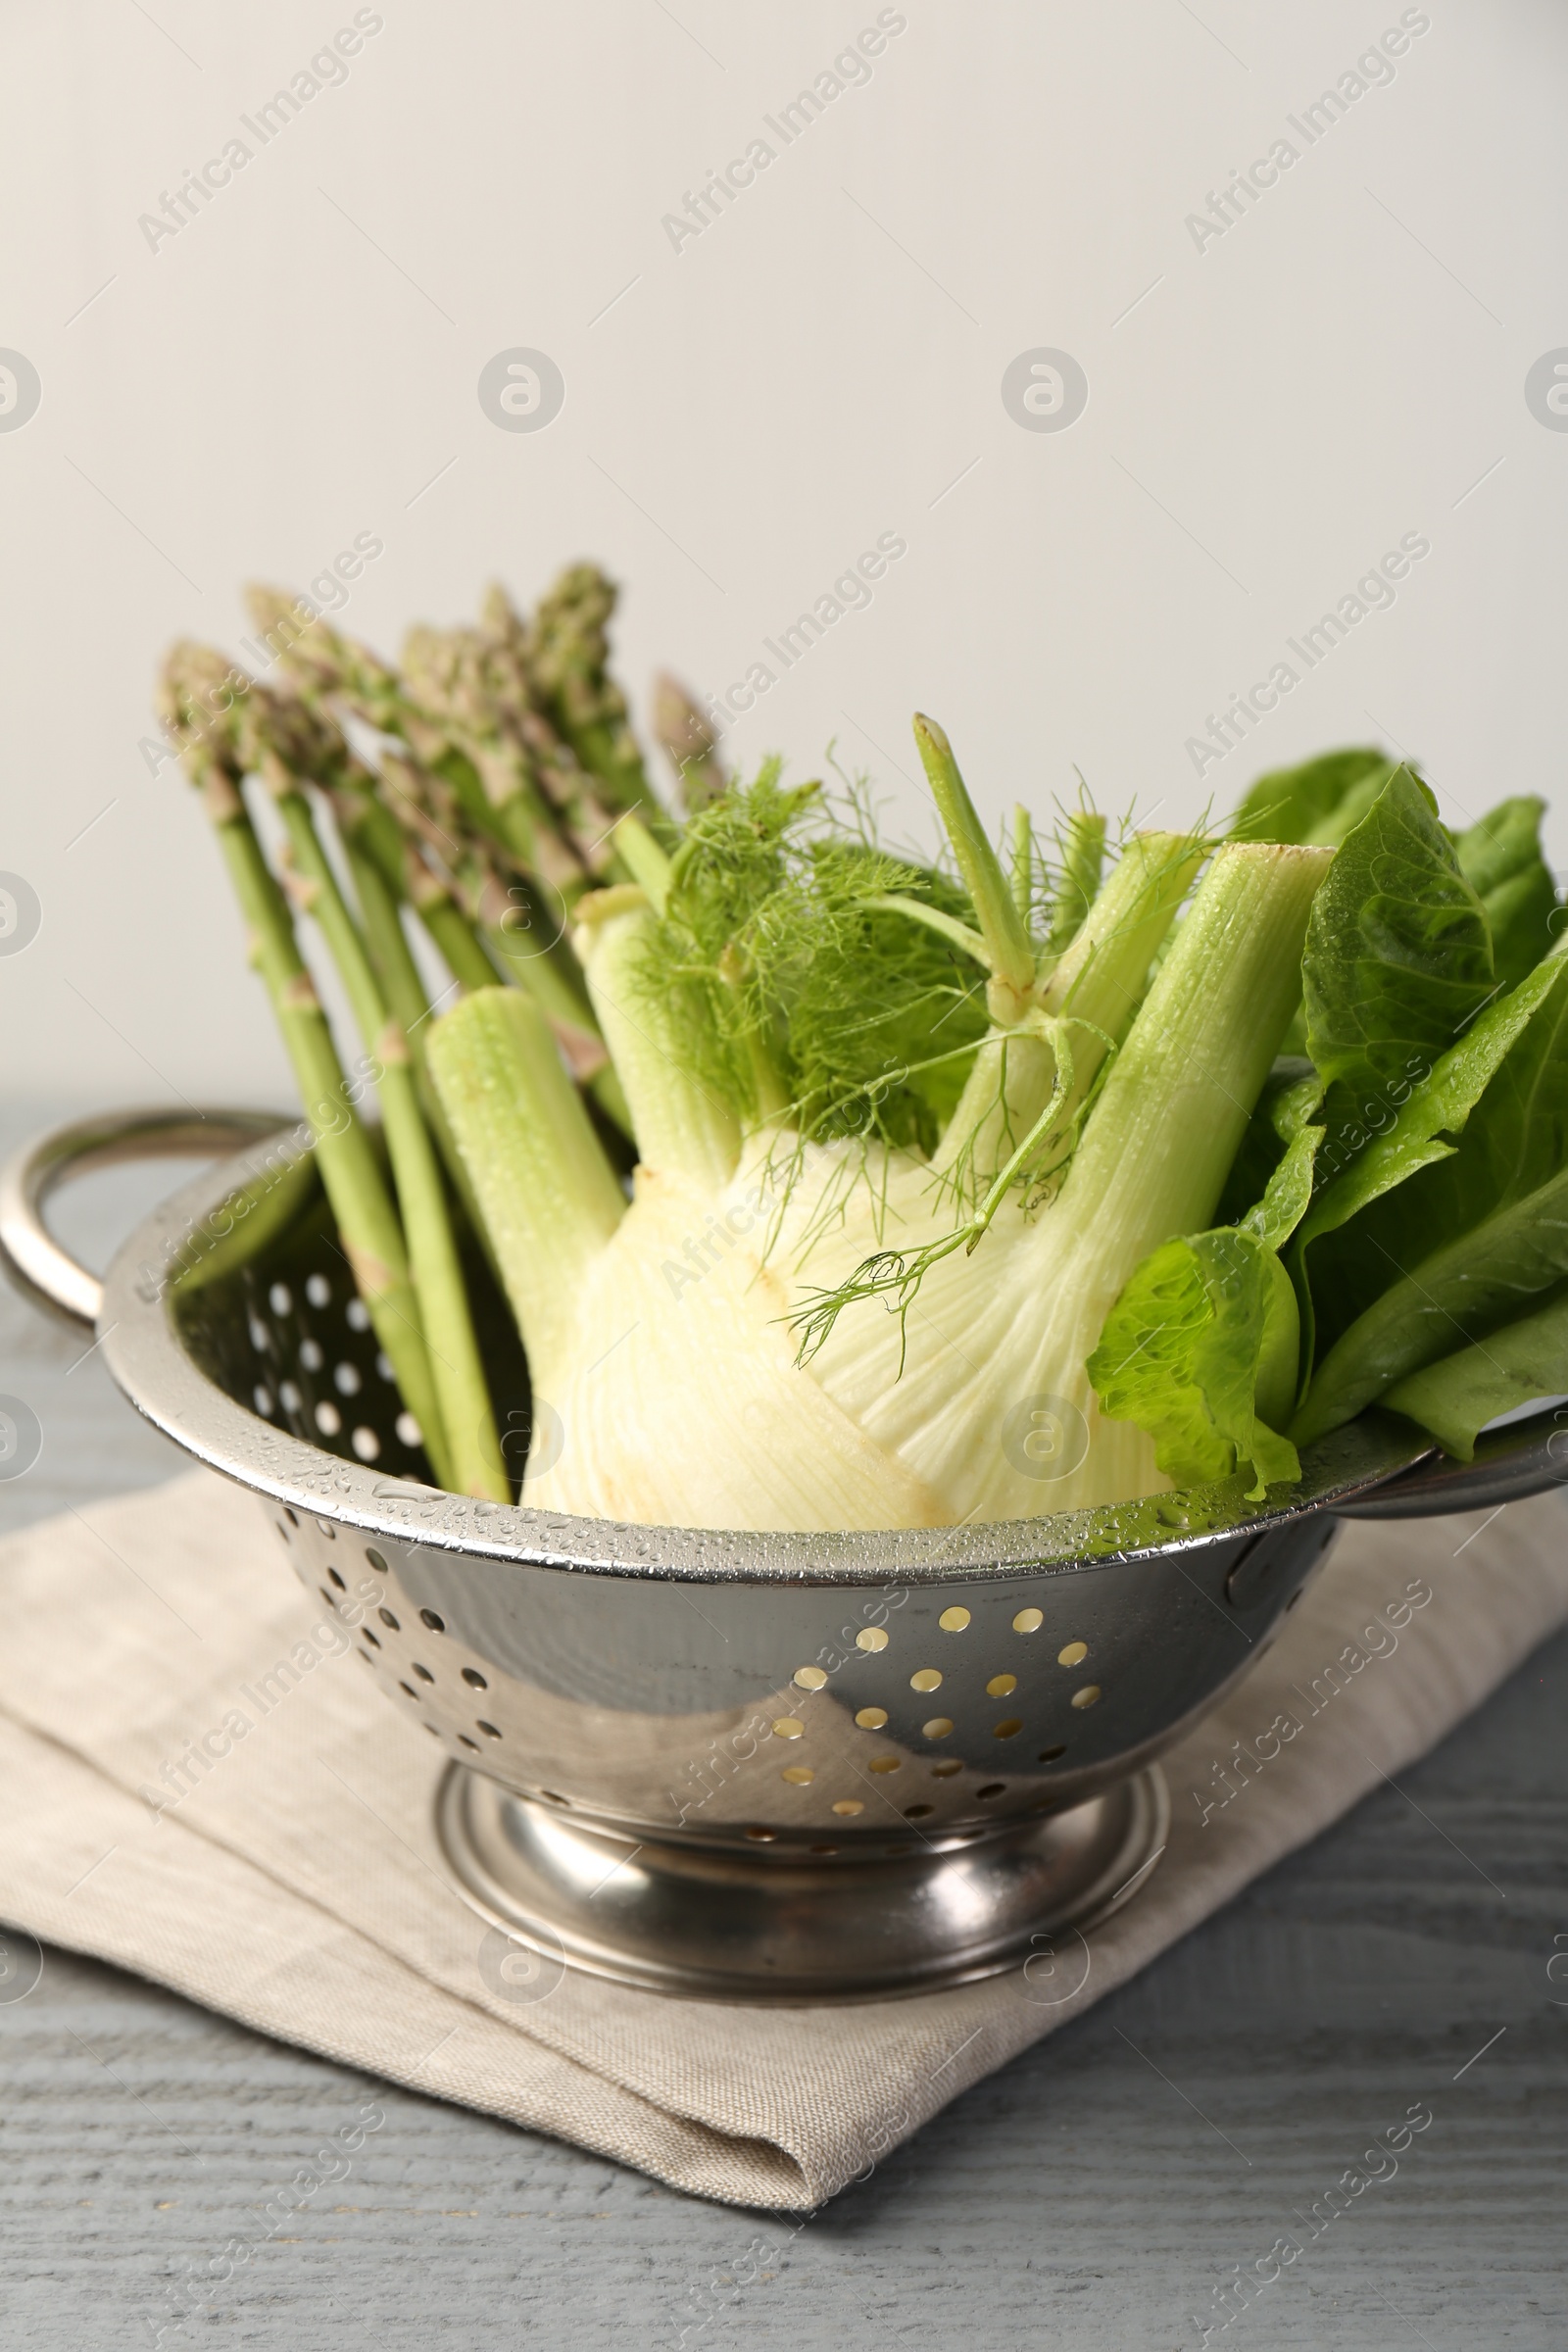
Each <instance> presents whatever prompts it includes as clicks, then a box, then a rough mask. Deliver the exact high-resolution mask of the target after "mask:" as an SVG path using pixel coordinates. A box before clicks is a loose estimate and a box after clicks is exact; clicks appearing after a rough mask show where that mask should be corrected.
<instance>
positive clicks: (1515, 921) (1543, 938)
mask: <svg viewBox="0 0 1568 2352" xmlns="http://www.w3.org/2000/svg"><path fill="white" fill-rule="evenodd" d="M1545 809H1546V804H1545V802H1544V801H1541V800H1537V799H1535V798H1534V796H1525V795H1521V796H1520V797H1518V798H1517V799H1514V800H1509V801H1500V802H1499V803H1498V804H1497V807H1496V808H1495V809H1493V810H1492V811H1491V812H1490V814H1488V815H1486V816H1484V817H1482V818H1481V819H1480V821H1479V823H1477V824H1474V825H1472V826H1471V827H1470V828H1469V830H1468V831H1467V832H1464V833H1460V834H1458V835H1456V836H1455V839H1454V845H1453V847H1454V855H1455V857H1456V858H1458V861H1459V871H1460V872H1461V873H1462V874H1463V875H1464V878H1465V880H1466V881H1467V882H1468V883H1469V884H1470V886H1471V888H1472V889H1473V890H1475V891H1476V892H1477V893H1478V895H1479V897H1480V900H1481V904H1482V906H1483V907H1485V909H1486V915H1487V924H1488V928H1489V929H1490V930H1491V933H1492V955H1493V962H1494V965H1495V970H1496V975H1497V978H1498V979H1499V980H1500V981H1501V982H1502V983H1503V985H1504V986H1505V987H1508V988H1512V987H1514V986H1515V985H1516V984H1517V983H1518V982H1519V981H1521V980H1522V979H1523V978H1524V976H1525V974H1526V972H1528V971H1529V970H1530V968H1531V966H1532V965H1533V964H1536V963H1539V962H1540V960H1541V958H1542V956H1544V955H1545V953H1546V951H1547V949H1548V948H1549V947H1550V946H1551V944H1552V939H1553V937H1554V932H1553V927H1552V917H1553V916H1554V915H1555V913H1556V911H1557V886H1556V884H1555V883H1554V882H1553V880H1552V878H1551V873H1550V870H1549V868H1548V867H1547V864H1546V861H1545V859H1544V858H1543V856H1542V854H1541V820H1542V817H1543V816H1544V814H1545Z"/></svg>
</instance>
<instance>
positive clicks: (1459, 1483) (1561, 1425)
mask: <svg viewBox="0 0 1568 2352" xmlns="http://www.w3.org/2000/svg"><path fill="white" fill-rule="evenodd" d="M1565 1484H1568V1406H1563V1405H1547V1406H1546V1407H1545V1408H1544V1410H1543V1411H1541V1412H1539V1413H1532V1414H1530V1416H1529V1417H1528V1419H1526V1420H1523V1421H1513V1422H1510V1423H1509V1425H1508V1427H1507V1428H1506V1429H1495V1430H1493V1431H1492V1432H1491V1434H1490V1435H1489V1436H1486V1437H1481V1438H1477V1440H1476V1450H1475V1459H1474V1460H1473V1461H1469V1462H1456V1461H1455V1460H1454V1459H1453V1458H1452V1456H1451V1455H1449V1454H1446V1453H1441V1452H1438V1453H1432V1454H1429V1455H1428V1457H1427V1459H1426V1460H1425V1461H1424V1462H1417V1463H1416V1465H1415V1468H1414V1469H1413V1470H1403V1471H1401V1472H1400V1473H1399V1474H1398V1476H1397V1478H1391V1479H1390V1480H1389V1481H1388V1483H1387V1484H1386V1485H1385V1486H1381V1487H1374V1488H1373V1489H1372V1491H1371V1493H1370V1494H1367V1495H1358V1496H1357V1498H1356V1500H1355V1501H1354V1502H1341V1503H1336V1504H1335V1506H1334V1507H1335V1512H1336V1514H1337V1516H1338V1517H1340V1518H1342V1519H1446V1517H1448V1515H1449V1514H1450V1513H1451V1512H1453V1511H1485V1510H1489V1509H1496V1510H1500V1509H1501V1507H1502V1505H1503V1504H1504V1503H1505V1502H1522V1501H1523V1500H1524V1498H1525V1496H1526V1495H1540V1494H1543V1493H1544V1491H1545V1489H1546V1488H1547V1487H1559V1486H1563V1485H1565Z"/></svg>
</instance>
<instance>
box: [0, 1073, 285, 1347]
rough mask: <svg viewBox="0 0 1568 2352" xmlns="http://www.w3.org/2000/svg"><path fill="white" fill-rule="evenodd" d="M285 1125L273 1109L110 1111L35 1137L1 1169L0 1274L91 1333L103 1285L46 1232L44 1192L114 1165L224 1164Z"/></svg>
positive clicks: (39, 1303)
mask: <svg viewBox="0 0 1568 2352" xmlns="http://www.w3.org/2000/svg"><path fill="white" fill-rule="evenodd" d="M290 1123H291V1122H290V1121H289V1120H288V1118H286V1117H285V1116H284V1114H283V1113H282V1112H281V1111H275V1110H199V1109H193V1110H147V1109H141V1110H112V1111H106V1112H105V1113H104V1115H103V1116H102V1117H101V1118H96V1119H73V1121H72V1122H71V1124H70V1125H69V1126H65V1127H51V1128H49V1129H48V1131H47V1132H46V1133H45V1134H43V1135H35V1136H34V1137H33V1138H32V1140H31V1142H30V1143H25V1144H24V1145H23V1146H22V1148H21V1150H20V1151H18V1152H13V1153H12V1155H11V1157H10V1158H9V1159H8V1160H7V1161H6V1162H5V1164H4V1166H3V1167H0V1269H3V1270H4V1272H5V1273H6V1275H7V1276H8V1277H9V1279H10V1280H11V1282H12V1283H13V1284H14V1285H15V1286H16V1288H17V1289H18V1290H19V1291H21V1293H22V1294H23V1296H24V1298H25V1299H31V1300H32V1302H33V1304H34V1305H35V1306H41V1307H44V1308H46V1309H47V1310H48V1312H49V1313H50V1314H54V1315H59V1316H60V1317H62V1318H63V1320H64V1321H65V1322H67V1323H71V1324H73V1325H74V1326H75V1328H76V1329H77V1330H78V1331H92V1330H93V1329H95V1328H96V1325H97V1321H98V1314H99V1310H100V1308H101V1307H102V1305H103V1299H104V1286H103V1284H102V1283H101V1282H100V1281H99V1279H98V1277H97V1275H96V1274H94V1273H93V1272H91V1270H90V1269H89V1268H88V1267H86V1266H84V1265H82V1264H81V1263H80V1261H79V1260H78V1259H76V1258H74V1257H73V1256H72V1254H71V1251H70V1250H67V1249H65V1248H64V1247H63V1246H62V1244H61V1243H59V1242H57V1241H56V1240H55V1237H54V1235H53V1234H52V1233H51V1232H50V1231H49V1228H48V1226H47V1225H46V1224H45V1222H44V1215H43V1212H44V1204H45V1202H46V1201H48V1199H49V1196H50V1194H51V1193H52V1192H54V1191H55V1190H56V1188H57V1187H58V1186H60V1185H62V1184H69V1183H70V1182H71V1180H72V1179H73V1177H76V1176H85V1175H86V1174H87V1173H88V1171H89V1170H90V1169H93V1168H107V1167H113V1166H114V1165H115V1163H116V1162H117V1161H120V1160H127V1159H172V1158H176V1157H177V1158H180V1159H185V1158H190V1159H226V1158H227V1157H228V1156H229V1154H230V1153H231V1152H243V1151H244V1150H245V1149H246V1148H247V1146H249V1145H251V1144H254V1143H259V1142H260V1141H261V1139H262V1138H263V1137H264V1136H268V1135H273V1134H275V1133H276V1131H277V1129H278V1128H279V1127H286V1126H288V1125H289V1124H290Z"/></svg>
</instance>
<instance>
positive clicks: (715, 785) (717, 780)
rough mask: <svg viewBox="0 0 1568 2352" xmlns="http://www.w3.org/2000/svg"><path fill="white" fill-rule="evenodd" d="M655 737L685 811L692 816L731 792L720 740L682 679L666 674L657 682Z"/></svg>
mask: <svg viewBox="0 0 1568 2352" xmlns="http://www.w3.org/2000/svg"><path fill="white" fill-rule="evenodd" d="M654 733H655V734H656V735H657V736H658V738H659V741H660V745H661V748H662V751H663V754H664V757H665V759H666V760H668V761H669V764H670V766H671V767H672V768H673V769H674V771H675V783H676V787H677V789H678V791H679V793H680V801H681V807H682V808H683V809H685V810H686V812H687V814H688V815H692V814H694V813H695V811H696V810H697V809H706V808H707V807H708V805H709V803H710V801H716V800H718V799H719V798H720V797H721V796H722V795H723V794H724V793H726V792H727V791H728V790H729V783H730V779H729V771H728V769H727V768H726V767H725V765H724V762H723V760H721V759H720V758H719V756H718V738H717V737H716V735H715V734H714V732H713V729H712V727H711V724H710V723H709V721H708V719H707V718H706V717H705V716H704V715H703V713H702V711H699V710H698V708H697V705H696V704H695V703H694V702H693V700H692V698H691V696H690V695H689V694H688V693H687V691H686V689H685V687H684V686H683V685H682V684H681V682H680V680H679V679H678V678H672V677H671V676H670V674H669V672H668V670H663V671H662V672H661V673H660V675H659V676H658V677H657V678H656V679H655V680H654Z"/></svg>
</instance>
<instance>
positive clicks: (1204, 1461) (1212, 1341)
mask: <svg viewBox="0 0 1568 2352" xmlns="http://www.w3.org/2000/svg"><path fill="white" fill-rule="evenodd" d="M1297 1349H1298V1325H1297V1313H1296V1295H1295V1293H1294V1291H1293V1290H1292V1288H1291V1284H1290V1280H1289V1277H1288V1276H1287V1275H1286V1273H1285V1270H1284V1268H1283V1267H1282V1266H1281V1264H1280V1262H1279V1259H1278V1258H1277V1257H1276V1256H1275V1255H1274V1252H1273V1251H1272V1250H1270V1249H1269V1248H1268V1246H1267V1244H1266V1243H1265V1242H1262V1241H1260V1240H1259V1239H1258V1237H1257V1236H1256V1235H1255V1234H1252V1233H1247V1232H1243V1231H1241V1230H1240V1229H1239V1228H1237V1227H1234V1226H1226V1227H1222V1228H1220V1229H1219V1230H1218V1231H1216V1232H1213V1233H1200V1234H1196V1235H1193V1236H1191V1237H1189V1238H1187V1239H1184V1240H1179V1241H1173V1242H1166V1243H1164V1244H1163V1245H1162V1246H1161V1247H1160V1248H1159V1249H1157V1250H1152V1252H1151V1254H1150V1255H1149V1256H1148V1257H1146V1258H1145V1260H1144V1262H1143V1264H1142V1265H1141V1266H1140V1267H1139V1268H1138V1271H1137V1273H1136V1274H1134V1276H1133V1278H1132V1280H1131V1281H1130V1282H1129V1283H1128V1284H1127V1286H1126V1288H1125V1290H1123V1292H1122V1294H1121V1297H1120V1298H1119V1299H1117V1301H1116V1304H1115V1305H1114V1307H1112V1309H1111V1311H1110V1314H1109V1315H1108V1317H1107V1318H1106V1321H1105V1328H1104V1330H1103V1333H1102V1335H1101V1341H1100V1346H1099V1347H1098V1348H1096V1350H1095V1352H1094V1354H1093V1355H1092V1356H1091V1357H1090V1358H1089V1367H1088V1369H1089V1377H1090V1380H1091V1381H1092V1382H1093V1384H1094V1388H1095V1391H1096V1394H1097V1395H1098V1397H1099V1398H1100V1403H1101V1410H1102V1411H1103V1413H1105V1414H1107V1415H1108V1416H1109V1417H1110V1419H1112V1420H1114V1421H1136V1422H1137V1423H1138V1425H1139V1427H1140V1428H1141V1429H1146V1430H1148V1432H1149V1433H1150V1435H1151V1436H1152V1438H1153V1440H1154V1458H1155V1460H1156V1461H1157V1462H1158V1464H1159V1466H1160V1468H1161V1469H1162V1470H1163V1471H1164V1472H1165V1474H1166V1476H1167V1477H1169V1478H1173V1479H1174V1480H1175V1481H1176V1483H1177V1484H1178V1486H1198V1485H1201V1484H1203V1483H1204V1482H1206V1481H1208V1480H1211V1479H1219V1478H1229V1477H1231V1476H1232V1475H1233V1473H1234V1472H1235V1471H1237V1470H1238V1469H1241V1468H1244V1467H1245V1468H1247V1469H1250V1471H1251V1473H1252V1479H1253V1484H1252V1486H1251V1488H1250V1491H1249V1492H1250V1498H1251V1499H1252V1500H1254V1501H1256V1500H1261V1498H1262V1496H1263V1494H1264V1491H1265V1489H1266V1488H1267V1487H1269V1486H1271V1485H1273V1484H1274V1483H1276V1482H1277V1481H1279V1480H1281V1479H1296V1478H1299V1476H1300V1469H1301V1465H1300V1462H1299V1459H1298V1456H1297V1452H1296V1448H1295V1446H1293V1445H1292V1444H1291V1442H1290V1440H1289V1439H1288V1438H1284V1437H1281V1436H1280V1434H1279V1432H1278V1431H1277V1430H1276V1429H1275V1428H1273V1427H1272V1426H1271V1424H1270V1418H1269V1416H1272V1417H1273V1418H1274V1419H1277V1420H1283V1419H1284V1418H1285V1416H1286V1414H1287V1413H1288V1412H1289V1410H1290V1407H1291V1402H1292V1398H1293V1394H1294V1390H1295V1385H1296V1362H1297Z"/></svg>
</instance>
